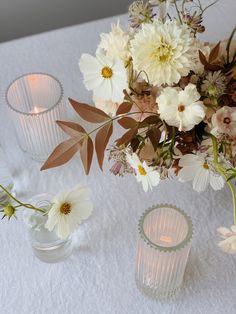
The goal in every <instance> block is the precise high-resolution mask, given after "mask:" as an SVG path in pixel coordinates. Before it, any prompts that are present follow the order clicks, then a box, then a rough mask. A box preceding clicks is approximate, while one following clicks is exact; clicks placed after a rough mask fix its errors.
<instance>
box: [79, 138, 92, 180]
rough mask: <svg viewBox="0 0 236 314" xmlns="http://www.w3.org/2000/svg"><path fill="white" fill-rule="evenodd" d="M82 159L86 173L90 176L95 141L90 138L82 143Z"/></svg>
mask: <svg viewBox="0 0 236 314" xmlns="http://www.w3.org/2000/svg"><path fill="white" fill-rule="evenodd" d="M80 157H81V160H82V162H83V165H84V170H85V173H86V174H89V170H90V167H91V163H92V159H93V141H92V140H91V138H90V137H89V136H87V137H86V139H84V141H83V143H82V147H81V150H80Z"/></svg>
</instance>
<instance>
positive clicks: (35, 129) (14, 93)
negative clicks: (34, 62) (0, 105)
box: [6, 73, 65, 161]
mask: <svg viewBox="0 0 236 314" xmlns="http://www.w3.org/2000/svg"><path fill="white" fill-rule="evenodd" d="M6 95H7V96H6V100H7V103H8V108H10V109H11V110H10V113H11V116H12V119H13V122H14V126H15V128H16V134H17V137H18V141H19V144H20V147H21V148H22V149H23V150H24V151H26V152H27V153H28V154H29V155H30V156H31V157H32V158H34V159H37V160H42V161H43V160H45V159H46V158H47V157H48V156H49V154H50V153H51V152H52V150H53V149H54V148H55V146H56V145H57V144H59V143H60V142H62V141H63V140H64V135H63V132H62V131H61V130H60V128H59V127H58V126H57V125H56V123H55V121H56V120H64V119H65V108H64V99H63V88H62V85H61V83H60V82H59V81H58V80H57V79H56V78H54V77H53V76H51V75H48V74H41V73H34V74H27V75H24V76H22V77H20V78H18V79H17V80H15V81H13V83H12V84H10V86H9V87H8V89H7V93H6Z"/></svg>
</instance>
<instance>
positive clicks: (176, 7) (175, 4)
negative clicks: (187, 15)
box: [174, 0, 183, 24]
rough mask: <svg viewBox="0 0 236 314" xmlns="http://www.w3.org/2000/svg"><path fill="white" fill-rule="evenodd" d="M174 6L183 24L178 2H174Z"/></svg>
mask: <svg viewBox="0 0 236 314" xmlns="http://www.w3.org/2000/svg"><path fill="white" fill-rule="evenodd" d="M174 6H175V9H176V12H177V14H178V17H179V21H180V23H181V24H183V21H182V19H181V16H180V13H179V9H178V6H177V3H176V0H174Z"/></svg>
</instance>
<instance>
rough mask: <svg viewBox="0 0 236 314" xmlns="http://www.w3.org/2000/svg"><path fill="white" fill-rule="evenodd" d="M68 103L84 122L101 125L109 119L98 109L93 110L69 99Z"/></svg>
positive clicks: (91, 107) (93, 108)
mask: <svg viewBox="0 0 236 314" xmlns="http://www.w3.org/2000/svg"><path fill="white" fill-rule="evenodd" d="M69 102H70V103H71V105H72V107H73V108H74V109H75V111H76V112H77V113H78V114H79V115H80V116H81V118H83V119H84V120H85V121H88V122H92V123H102V122H105V121H108V120H110V119H111V118H110V116H109V115H107V114H106V113H105V112H104V111H102V110H100V109H98V108H95V107H93V106H90V105H87V104H83V103H79V102H77V101H76V100H73V99H71V98H69Z"/></svg>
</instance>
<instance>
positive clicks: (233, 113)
mask: <svg viewBox="0 0 236 314" xmlns="http://www.w3.org/2000/svg"><path fill="white" fill-rule="evenodd" d="M212 125H213V128H214V129H215V130H216V131H218V132H219V133H225V134H228V135H230V136H236V108H232V107H227V106H224V107H222V108H221V109H219V110H217V111H216V113H215V114H213V116H212Z"/></svg>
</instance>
